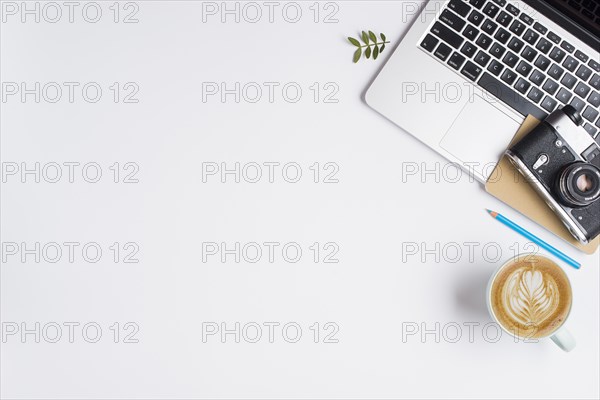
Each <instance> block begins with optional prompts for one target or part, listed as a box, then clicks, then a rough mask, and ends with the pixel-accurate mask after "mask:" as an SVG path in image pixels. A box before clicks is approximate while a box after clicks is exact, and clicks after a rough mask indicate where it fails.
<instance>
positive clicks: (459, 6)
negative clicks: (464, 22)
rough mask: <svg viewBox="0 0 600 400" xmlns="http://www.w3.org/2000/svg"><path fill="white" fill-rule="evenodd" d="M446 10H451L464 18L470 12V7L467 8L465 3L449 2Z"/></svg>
mask: <svg viewBox="0 0 600 400" xmlns="http://www.w3.org/2000/svg"><path fill="white" fill-rule="evenodd" d="M448 8H449V9H451V10H453V11H454V12H455V13H457V14H458V15H460V16H461V17H466V16H467V14H469V11H470V10H471V7H469V5H468V4H467V3H465V2H463V1H461V0H450V3H448Z"/></svg>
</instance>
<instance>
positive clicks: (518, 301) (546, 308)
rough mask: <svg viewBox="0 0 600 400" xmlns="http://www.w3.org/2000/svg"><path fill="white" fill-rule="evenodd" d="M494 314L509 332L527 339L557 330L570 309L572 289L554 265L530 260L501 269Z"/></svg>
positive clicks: (495, 285) (494, 293) (494, 292)
mask: <svg viewBox="0 0 600 400" xmlns="http://www.w3.org/2000/svg"><path fill="white" fill-rule="evenodd" d="M491 296H492V298H491V300H492V302H491V304H492V310H493V311H494V314H495V315H496V318H498V321H499V322H500V324H502V326H503V327H504V328H505V329H507V330H508V331H510V332H512V333H514V334H515V335H517V336H521V337H526V338H535V337H543V336H548V335H550V334H552V333H553V332H554V331H555V330H556V329H558V328H559V327H560V326H561V325H562V323H563V322H564V320H565V319H566V317H567V316H568V314H569V311H570V308H571V286H570V284H569V281H568V278H567V276H566V275H565V273H564V272H563V271H562V269H560V267H559V266H557V265H556V264H554V263H553V262H552V261H550V260H548V259H546V258H543V257H539V256H535V257H534V256H527V257H525V258H523V259H519V260H516V261H515V262H514V263H512V264H510V265H507V266H505V267H503V268H502V270H501V271H500V272H499V274H498V276H497V277H496V279H495V280H494V283H493V285H492V293H491Z"/></svg>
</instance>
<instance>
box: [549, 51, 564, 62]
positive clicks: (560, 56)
mask: <svg viewBox="0 0 600 400" xmlns="http://www.w3.org/2000/svg"><path fill="white" fill-rule="evenodd" d="M566 55H567V53H565V51H564V50H562V49H561V48H560V47H555V48H553V49H552V52H550V58H551V59H553V60H554V61H556V62H557V63H561V62H562V60H564V59H565V56H566Z"/></svg>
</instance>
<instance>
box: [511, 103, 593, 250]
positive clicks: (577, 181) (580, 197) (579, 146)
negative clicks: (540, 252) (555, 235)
mask: <svg viewBox="0 0 600 400" xmlns="http://www.w3.org/2000/svg"><path fill="white" fill-rule="evenodd" d="M582 124H583V120H582V119H581V116H580V115H579V113H578V112H577V110H575V108H573V107H572V106H570V105H569V106H565V107H563V108H562V109H560V110H556V111H554V112H553V113H552V114H550V115H549V116H548V117H547V118H546V119H545V120H544V121H543V122H541V123H540V124H539V125H538V126H537V127H536V128H534V129H533V130H532V131H531V132H530V133H529V134H527V135H526V136H525V137H524V138H523V139H522V140H521V141H519V142H518V143H517V144H515V145H514V146H512V147H511V148H510V149H508V150H507V151H506V155H507V156H508V158H509V160H510V161H511V163H512V164H513V165H514V166H515V167H516V168H517V170H518V171H519V172H520V173H521V174H522V175H523V176H524V177H525V178H526V179H527V181H528V182H529V183H530V184H531V185H532V186H533V188H534V189H535V190H536V191H537V192H538V194H539V195H541V196H542V198H543V199H544V200H545V202H546V203H547V204H548V206H549V207H550V208H551V209H552V210H553V211H554V212H555V213H556V215H557V216H558V217H559V218H560V219H561V221H562V222H563V224H564V225H565V226H566V227H567V228H568V229H569V232H571V234H572V235H573V236H574V237H575V238H576V239H577V240H579V242H581V243H584V244H587V243H589V242H590V241H591V240H593V239H594V238H595V237H596V236H598V235H599V234H600V146H598V144H597V143H596V142H595V141H594V139H593V138H592V137H591V136H590V135H589V134H588V133H587V131H586V130H585V129H583V127H582V126H581V125H582Z"/></svg>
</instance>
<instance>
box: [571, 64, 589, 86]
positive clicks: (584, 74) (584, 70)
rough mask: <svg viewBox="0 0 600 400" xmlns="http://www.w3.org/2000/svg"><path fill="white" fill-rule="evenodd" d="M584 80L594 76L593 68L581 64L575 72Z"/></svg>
mask: <svg viewBox="0 0 600 400" xmlns="http://www.w3.org/2000/svg"><path fill="white" fill-rule="evenodd" d="M575 75H577V76H578V77H579V79H581V80H582V81H584V82H585V81H587V80H588V79H590V76H592V70H591V69H589V68H588V67H586V66H585V65H581V67H579V69H578V70H577V72H576V73H575Z"/></svg>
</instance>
